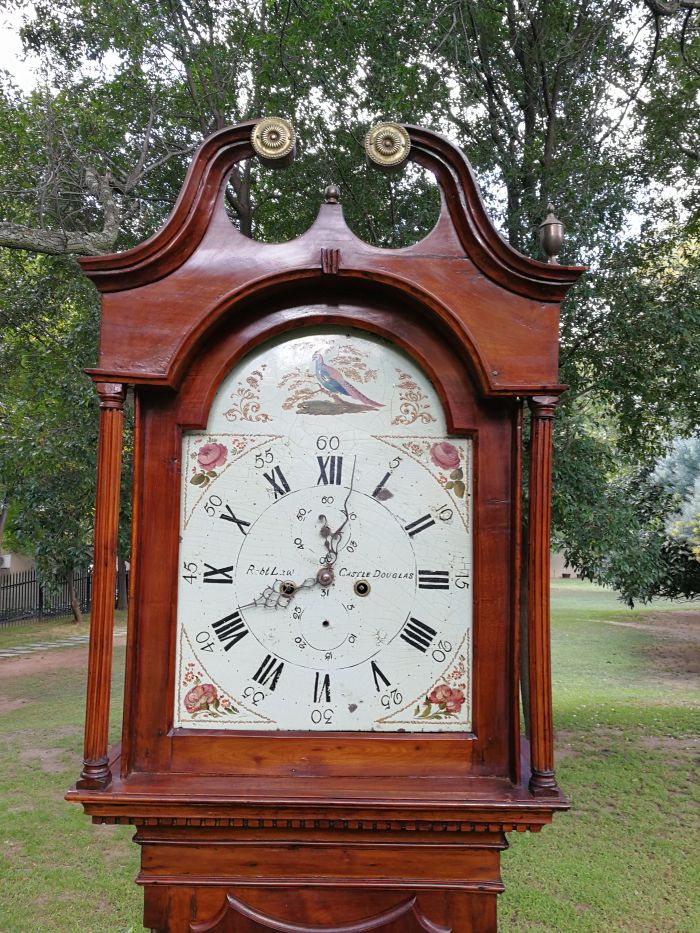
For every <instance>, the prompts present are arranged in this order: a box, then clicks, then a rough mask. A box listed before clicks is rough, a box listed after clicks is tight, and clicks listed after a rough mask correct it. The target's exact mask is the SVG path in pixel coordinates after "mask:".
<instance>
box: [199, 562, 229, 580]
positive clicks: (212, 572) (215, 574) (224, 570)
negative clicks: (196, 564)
mask: <svg viewBox="0 0 700 933" xmlns="http://www.w3.org/2000/svg"><path fill="white" fill-rule="evenodd" d="M204 566H205V567H208V568H209V570H205V571H204V574H203V578H204V583H233V577H232V576H231V571H232V570H233V564H231V566H230V567H212V565H211V564H205V565H204Z"/></svg>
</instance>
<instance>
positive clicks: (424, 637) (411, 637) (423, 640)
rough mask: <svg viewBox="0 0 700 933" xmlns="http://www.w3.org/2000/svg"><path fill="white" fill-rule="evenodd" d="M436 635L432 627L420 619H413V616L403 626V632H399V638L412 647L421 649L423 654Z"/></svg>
mask: <svg viewBox="0 0 700 933" xmlns="http://www.w3.org/2000/svg"><path fill="white" fill-rule="evenodd" d="M436 635H437V632H436V631H435V629H434V628H431V627H430V626H429V625H426V624H425V622H421V621H420V619H414V618H413V616H411V618H410V619H409V621H408V622H407V623H406V625H405V626H404V630H403V632H401V638H403V640H404V641H407V642H408V644H409V645H411V646H412V647H413V648H417V649H418V650H419V651H422V652H423V654H425V652H426V650H427V649H428V648H429V647H430V646H431V644H432V642H433V639H434V638H435V636H436Z"/></svg>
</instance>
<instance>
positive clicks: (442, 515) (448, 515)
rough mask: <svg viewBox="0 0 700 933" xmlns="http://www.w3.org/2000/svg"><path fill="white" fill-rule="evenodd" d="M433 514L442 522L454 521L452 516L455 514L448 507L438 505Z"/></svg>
mask: <svg viewBox="0 0 700 933" xmlns="http://www.w3.org/2000/svg"><path fill="white" fill-rule="evenodd" d="M433 512H435V514H436V515H437V517H438V518H439V519H440V521H441V522H450V521H452V516H453V515H454V512H453V511H452V509H451V508H450V507H449V506H448V505H438V506H435V508H434V509H433Z"/></svg>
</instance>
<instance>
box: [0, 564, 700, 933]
mask: <svg viewBox="0 0 700 933" xmlns="http://www.w3.org/2000/svg"><path fill="white" fill-rule="evenodd" d="M552 596H553V687H554V709H555V717H556V726H557V730H558V745H557V747H558V752H559V759H558V764H557V771H558V775H559V778H560V781H561V784H562V786H563V788H564V789H565V791H566V792H567V793H568V794H569V795H570V797H571V800H572V811H571V812H570V813H565V814H561V815H559V816H557V817H556V819H555V821H554V825H553V826H551V827H546V828H545V829H544V830H543V832H542V833H541V834H539V835H538V836H531V835H530V834H522V835H520V834H512V835H511V837H510V841H511V844H512V847H511V849H510V850H509V852H507V853H506V854H505V855H504V857H503V876H504V881H505V883H506V893H505V894H504V895H503V896H502V897H501V898H500V900H499V917H500V922H499V929H500V930H502V931H504V933H510V931H514V933H519V931H528V933H535V931H537V933H541V931H548V933H578V931H587V933H588V931H591V933H598V931H600V933H613V931H636V933H655V931H660V933H694V931H697V930H700V897H698V894H697V892H698V891H699V890H700V877H699V875H700V869H699V867H698V866H700V833H699V832H698V829H699V828H700V818H699V816H698V813H699V812H700V808H699V807H698V802H699V799H698V794H697V784H695V783H694V779H695V777H696V773H697V754H698V744H697V731H698V730H697V709H698V705H700V687H699V685H698V682H697V678H696V677H694V676H691V675H690V674H689V673H687V672H685V670H684V667H683V663H682V660H681V663H680V665H679V658H681V659H682V657H683V651H684V650H690V647H689V645H685V644H684V642H683V641H682V640H680V641H679V640H677V639H672V638H669V637H668V636H667V634H666V632H665V629H664V628H663V626H662V625H659V623H658V620H657V621H654V618H655V617H654V616H652V617H651V619H649V618H648V617H649V612H650V610H649V609H648V608H647V609H643V608H641V609H636V610H634V611H630V610H628V609H625V608H624V607H622V606H621V604H620V603H619V602H618V601H617V600H616V599H615V596H614V594H611V593H609V592H606V591H603V590H600V589H598V588H594V587H592V586H590V585H589V584H583V583H580V582H578V581H562V582H559V581H557V584H556V586H555V587H554V588H553V593H552ZM696 606H697V604H696ZM678 608H679V606H678V604H672V603H669V604H665V605H663V606H659V605H654V606H653V607H652V610H653V612H654V613H656V612H658V611H659V610H664V611H668V610H678ZM680 608H688V609H689V608H692V607H690V606H689V607H680ZM698 608H700V607H698ZM662 618H663V617H662ZM668 618H670V616H669V617H668ZM609 622H623V623H630V622H632V623H634V624H642V625H646V624H647V622H648V624H650V625H652V626H654V625H656V626H658V628H659V631H658V633H655V631H654V629H653V628H652V629H651V630H650V629H647V628H631V627H630V628H627V627H624V626H619V625H610V624H608V623H609ZM27 628H28V629H29V628H31V630H32V631H27V638H26V639H25V643H26V642H27V641H30V640H35V641H36V640H39V641H43V640H48V638H49V636H48V629H47V627H42V628H41V629H40V630H39V632H38V633H37V632H36V631H35V629H36V626H31V627H27ZM60 628H61V629H63V631H62V632H61V633H59V636H56V635H55V634H54V636H52V637H60V635H62V634H65V629H66V628H68V629H69V632H71V633H72V632H75V630H76V629H75V626H71V625H69V626H61V627H60ZM19 631H20V627H17V628H14V629H13V634H17V633H19ZM14 643H17V642H14ZM694 647H695V650H697V648H698V646H697V644H695V646H694ZM61 650H63V649H61ZM58 653H59V651H56V652H52V655H56V654H58ZM2 663H3V664H5V665H8V664H9V665H11V664H14V663H18V662H15V661H14V660H13V661H6V662H2ZM123 663H124V649H123V648H117V649H116V650H115V663H114V699H113V706H112V712H113V721H114V723H115V727H116V724H117V723H118V721H119V717H120V714H121V684H122V679H123ZM4 670H6V668H3V667H2V666H0V694H2V697H3V699H4V701H5V708H7V709H8V711H7V712H5V713H0V819H1V820H2V822H1V824H0V825H1V827H2V829H1V834H2V835H1V838H2V848H3V857H2V858H0V931H1V933H35V931H36V933H39V931H41V933H126V931H128V930H131V931H133V933H137V931H140V930H142V926H141V916H142V903H143V895H142V892H141V890H140V889H139V888H138V887H137V886H136V885H135V884H134V883H133V878H134V876H135V874H136V872H137V870H138V857H139V854H138V847H137V846H136V845H134V844H133V843H132V842H131V841H130V839H131V836H132V835H133V829H132V828H131V827H125V826H115V827H107V826H92V825H91V824H90V822H89V820H88V818H87V817H85V816H84V814H83V813H82V812H81V810H80V808H78V807H76V806H71V805H69V804H67V803H65V802H64V801H63V794H64V793H65V791H66V789H67V788H68V786H69V785H70V784H71V783H72V782H73V781H74V780H75V777H76V775H77V772H78V769H79V762H80V752H81V746H82V724H83V703H84V689H85V670H84V664H81V665H77V664H76V665H74V666H64V667H63V668H61V669H55V670H53V669H50V670H45V671H43V672H41V673H40V674H33V675H31V676H26V677H24V678H19V677H8V676H3V671H4ZM8 701H9V703H8ZM13 701H15V703H16V704H17V705H16V706H15V708H13V709H10V708H9V707H11V706H12V705H13ZM117 731H118V730H117V729H116V728H115V730H114V734H115V738H116V734H117Z"/></svg>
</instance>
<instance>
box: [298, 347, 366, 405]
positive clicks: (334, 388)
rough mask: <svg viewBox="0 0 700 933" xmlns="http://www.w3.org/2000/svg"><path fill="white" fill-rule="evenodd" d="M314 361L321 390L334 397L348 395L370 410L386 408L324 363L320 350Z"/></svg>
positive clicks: (314, 356) (316, 353)
mask: <svg viewBox="0 0 700 933" xmlns="http://www.w3.org/2000/svg"><path fill="white" fill-rule="evenodd" d="M312 359H313V361H314V363H315V364H316V378H317V379H318V381H319V383H320V385H321V388H323V389H325V390H326V391H327V392H330V393H332V394H333V395H347V396H349V397H350V398H352V399H354V400H355V401H356V402H361V403H362V404H363V405H367V406H368V407H370V408H383V407H384V404H383V403H382V402H375V401H373V400H372V399H371V398H367V396H366V395H363V394H362V392H360V390H359V389H356V388H355V386H354V385H353V384H352V383H350V382H348V380H347V379H346V378H345V376H343V374H342V373H341V372H339V371H338V370H337V369H335V367H333V366H329V365H328V363H324V361H323V357H322V356H321V354H320V353H319V352H318V350H317V351H316V352H315V353H314V355H313V357H312Z"/></svg>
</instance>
